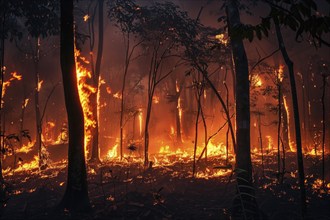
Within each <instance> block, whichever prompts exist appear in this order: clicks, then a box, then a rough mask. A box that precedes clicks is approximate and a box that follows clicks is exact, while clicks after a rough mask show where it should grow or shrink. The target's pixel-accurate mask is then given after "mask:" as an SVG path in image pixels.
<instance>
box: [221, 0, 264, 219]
mask: <svg viewBox="0 0 330 220" xmlns="http://www.w3.org/2000/svg"><path fill="white" fill-rule="evenodd" d="M226 14H227V22H228V33H229V37H230V43H231V48H232V56H233V63H234V68H235V73H236V126H237V129H236V171H237V172H236V176H237V178H236V181H237V185H238V194H239V197H240V198H241V201H240V202H239V203H240V204H241V206H240V210H237V211H238V213H241V214H242V215H244V216H245V217H247V218H253V219H259V214H258V206H257V202H256V200H255V198H254V190H252V189H251V187H252V162H251V154H250V97H249V94H250V81H249V70H248V61H247V56H246V53H245V48H244V44H243V40H242V39H241V38H240V37H238V36H237V32H238V31H239V29H238V28H239V27H240V25H241V21H240V14H239V10H238V2H237V1H232V0H228V1H226ZM229 120H230V119H229ZM236 202H237V201H236ZM247 209H249V210H250V211H251V212H247V211H246V210H247Z"/></svg>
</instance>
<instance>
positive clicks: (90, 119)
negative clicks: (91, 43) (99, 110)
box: [75, 50, 97, 157]
mask: <svg viewBox="0 0 330 220" xmlns="http://www.w3.org/2000/svg"><path fill="white" fill-rule="evenodd" d="M75 58H76V74H77V84H78V91H79V98H80V102H81V106H82V108H83V112H84V121H85V125H84V127H85V144H84V146H85V156H86V157H87V155H88V149H87V146H89V144H90V142H91V140H92V134H91V131H90V128H91V127H95V125H96V121H95V119H94V115H93V112H92V110H91V106H90V100H89V97H90V95H91V94H93V93H96V91H97V89H96V88H94V87H92V86H90V85H88V84H87V82H86V81H87V79H90V78H91V77H92V74H91V72H90V71H89V70H87V69H86V68H85V67H84V66H83V65H82V64H81V62H79V61H78V58H79V60H81V61H82V62H84V63H85V64H89V61H88V60H87V59H86V58H84V57H82V56H80V52H79V51H78V50H75Z"/></svg>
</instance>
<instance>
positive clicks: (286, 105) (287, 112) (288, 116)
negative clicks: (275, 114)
mask: <svg viewBox="0 0 330 220" xmlns="http://www.w3.org/2000/svg"><path fill="white" fill-rule="evenodd" d="M283 104H284V109H285V111H286V115H287V118H288V136H289V147H290V151H291V152H295V150H294V147H293V142H292V141H291V132H290V126H289V125H290V112H289V106H288V103H287V100H286V96H285V95H284V96H283Z"/></svg>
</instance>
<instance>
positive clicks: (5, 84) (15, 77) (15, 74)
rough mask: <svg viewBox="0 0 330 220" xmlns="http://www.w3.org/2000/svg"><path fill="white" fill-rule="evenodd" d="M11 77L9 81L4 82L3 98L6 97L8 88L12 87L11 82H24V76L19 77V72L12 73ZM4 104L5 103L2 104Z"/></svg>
mask: <svg viewBox="0 0 330 220" xmlns="http://www.w3.org/2000/svg"><path fill="white" fill-rule="evenodd" d="M10 75H11V77H10V78H9V79H8V80H7V81H4V82H3V87H2V97H4V96H5V94H6V90H7V88H8V87H9V86H10V84H11V82H12V81H15V80H18V81H20V80H22V75H19V74H18V73H17V72H12V73H10ZM1 104H3V103H1Z"/></svg>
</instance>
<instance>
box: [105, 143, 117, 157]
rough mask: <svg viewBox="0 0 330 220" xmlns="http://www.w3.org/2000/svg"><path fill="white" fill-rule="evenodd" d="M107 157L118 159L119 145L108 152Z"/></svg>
mask: <svg viewBox="0 0 330 220" xmlns="http://www.w3.org/2000/svg"><path fill="white" fill-rule="evenodd" d="M106 157H107V158H108V159H114V158H116V157H118V144H116V145H115V146H113V147H112V148H111V149H110V150H108V153H107V156H106Z"/></svg>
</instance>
